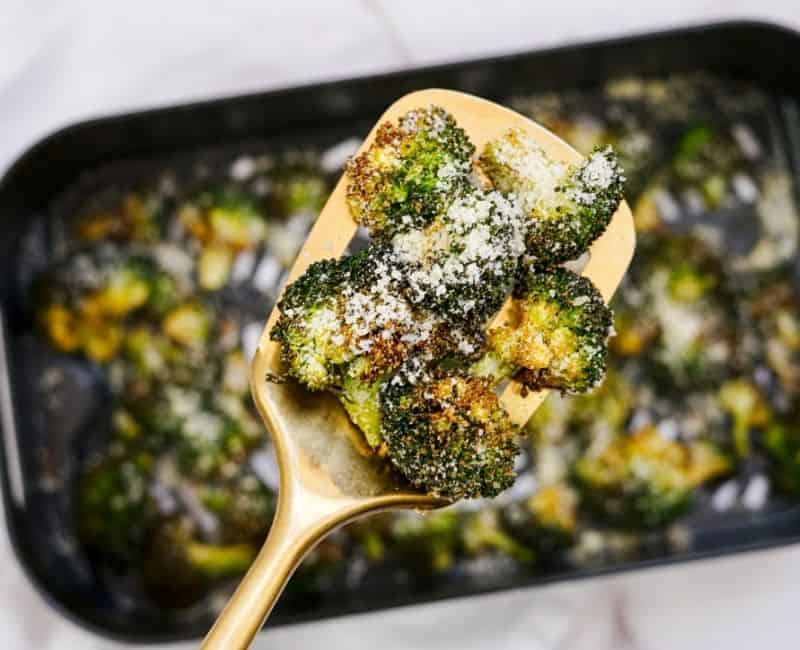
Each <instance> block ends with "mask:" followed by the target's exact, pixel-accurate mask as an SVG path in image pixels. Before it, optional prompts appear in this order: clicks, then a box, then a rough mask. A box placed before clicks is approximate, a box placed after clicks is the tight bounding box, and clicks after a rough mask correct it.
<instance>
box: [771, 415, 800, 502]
mask: <svg viewBox="0 0 800 650" xmlns="http://www.w3.org/2000/svg"><path fill="white" fill-rule="evenodd" d="M793 415H794V417H787V418H782V419H775V420H773V421H772V422H771V423H770V424H769V426H768V427H767V429H766V432H765V433H764V436H763V444H764V448H765V449H766V452H767V457H768V458H769V461H770V473H771V474H772V476H773V477H774V479H775V482H776V483H777V485H778V487H780V488H781V490H783V491H784V492H786V493H787V494H790V495H797V494H800V427H798V424H797V423H798V421H799V420H798V418H797V415H798V414H793Z"/></svg>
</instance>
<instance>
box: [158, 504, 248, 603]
mask: <svg viewBox="0 0 800 650" xmlns="http://www.w3.org/2000/svg"><path fill="white" fill-rule="evenodd" d="M257 552H258V546H257V545H256V544H211V543H207V542H203V541H201V540H200V539H198V536H197V533H196V531H195V530H194V526H193V524H192V522H191V520H189V519H187V518H185V517H179V518H176V519H170V520H167V521H164V522H162V523H161V524H160V525H159V526H158V527H157V528H156V529H155V530H154V532H153V533H152V536H151V538H150V540H149V543H148V545H147V550H146V554H145V559H144V566H143V576H144V580H145V583H146V584H147V586H148V588H149V589H150V591H151V593H152V594H153V596H154V597H155V598H157V599H158V600H160V601H162V602H164V603H167V604H169V605H172V606H175V607H184V606H187V605H190V604H192V603H193V602H195V601H196V600H199V599H200V598H202V596H203V595H204V592H205V591H206V590H207V589H208V587H209V586H210V585H211V584H213V583H214V582H215V581H218V580H221V579H225V578H232V577H235V576H238V575H241V574H243V573H244V572H245V571H247V569H248V568H249V567H250V564H251V563H252V562H253V560H254V559H255V556H256V553H257Z"/></svg>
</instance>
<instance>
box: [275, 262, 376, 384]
mask: <svg viewBox="0 0 800 650" xmlns="http://www.w3.org/2000/svg"><path fill="white" fill-rule="evenodd" d="M364 255H366V253H362V254H361V256H358V255H357V256H354V258H355V259H354V258H343V259H342V260H321V261H319V262H314V263H313V264H312V265H311V266H309V267H308V269H307V270H306V272H305V273H304V274H303V275H302V276H300V277H299V278H298V279H297V280H295V281H294V282H293V283H292V284H290V285H289V286H288V287H286V290H285V291H284V292H283V297H282V298H281V300H280V302H278V309H279V310H280V314H281V315H280V318H279V319H278V322H277V323H275V326H274V327H273V328H272V330H271V331H270V338H271V339H272V340H273V341H277V342H278V343H280V345H281V357H282V359H283V362H284V364H285V366H286V369H287V372H288V374H289V375H290V376H291V377H294V378H295V379H297V381H299V382H300V383H301V384H302V385H303V386H305V387H306V388H308V389H309V390H323V389H326V388H330V387H332V386H334V385H335V383H336V381H337V375H338V370H339V366H341V365H342V364H343V363H346V362H347V361H350V360H351V359H352V358H353V356H354V354H353V352H352V350H351V346H350V345H348V340H347V338H346V335H345V329H344V323H343V321H342V318H341V310H342V302H343V293H344V290H345V287H346V285H347V283H348V281H349V280H350V275H351V273H350V270H351V268H353V267H355V266H359V262H360V260H361V259H362V258H363V256H364Z"/></svg>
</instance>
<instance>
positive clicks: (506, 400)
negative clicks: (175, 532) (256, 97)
mask: <svg viewBox="0 0 800 650" xmlns="http://www.w3.org/2000/svg"><path fill="white" fill-rule="evenodd" d="M431 104H434V105H437V106H441V107H442V108H444V109H445V110H447V111H449V112H450V113H451V114H452V115H453V116H454V117H455V119H456V121H457V122H458V124H459V126H460V127H462V128H463V129H464V130H465V131H466V133H467V135H468V136H469V137H470V138H471V139H472V141H473V143H474V144H475V146H476V147H477V150H478V151H481V150H482V149H483V146H484V145H485V144H486V142H487V141H489V140H491V139H494V138H497V137H499V136H500V135H502V134H503V133H504V132H505V131H506V130H507V129H509V128H510V127H519V128H521V129H523V130H525V131H527V133H528V134H530V135H531V136H532V137H533V139H534V140H536V141H537V142H538V144H539V145H540V146H541V147H542V148H543V149H544V151H545V152H546V153H547V154H548V155H549V156H550V157H551V158H552V159H554V160H559V161H564V162H570V163H578V162H580V161H581V160H582V158H581V156H580V154H578V153H577V152H576V151H575V150H574V149H572V148H571V147H570V146H569V145H567V144H566V143H564V142H563V141H562V140H561V139H560V138H558V137H557V136H555V135H553V134H552V133H550V132H549V131H547V130H546V129H544V128H542V127H541V126H539V125H538V124H536V123H534V122H532V121H531V120H529V119H527V118H525V117H523V116H522V115H519V114H518V113H515V112H514V111H511V110H509V109H507V108H504V107H502V106H499V105H497V104H494V103H492V102H489V101H486V100H485V99H480V98H479V97H474V96H472V95H467V94H464V93H459V92H454V91H451V90H439V89H430V90H421V91H418V92H414V93H410V94H408V95H405V96H404V97H401V98H400V99H398V100H397V101H396V102H395V103H394V104H392V105H391V106H390V107H389V108H388V109H387V110H386V112H385V113H384V114H383V115H382V116H381V118H380V120H378V122H377V124H376V126H375V127H374V128H373V129H372V131H371V132H370V134H369V136H367V139H366V140H365V142H364V143H363V144H362V146H361V150H362V151H363V150H364V149H366V148H367V147H368V146H369V145H370V143H371V142H372V140H373V138H374V136H375V132H376V130H377V127H378V125H379V124H381V123H383V122H386V121H390V122H395V121H396V120H397V119H398V118H400V117H401V116H402V115H403V114H405V113H406V112H408V111H409V110H412V109H416V108H421V107H427V106H430V105H431ZM346 185H347V179H346V178H344V177H343V178H341V179H340V180H339V182H338V184H337V185H336V188H335V189H334V191H333V193H332V194H331V196H330V198H329V199H328V202H327V203H326V204H325V207H324V208H323V210H322V213H321V214H320V216H319V219H318V220H317V223H316V225H315V226H314V229H313V230H312V231H311V234H310V235H309V237H308V239H307V240H306V242H305V245H304V246H303V249H302V250H301V251H300V254H299V256H298V258H297V261H296V262H295V264H294V266H293V267H292V270H291V273H290V274H289V278H288V281H289V282H291V281H293V280H294V279H295V278H297V277H298V276H300V275H301V274H302V273H303V272H304V271H305V270H306V269H307V268H308V266H309V265H310V264H311V263H312V262H315V261H317V260H321V259H326V258H331V257H339V256H341V255H342V253H343V252H344V251H345V249H346V247H347V245H348V244H349V243H350V240H351V239H352V237H353V235H354V234H355V231H356V224H355V222H354V221H353V219H352V218H351V216H350V213H349V211H348V207H347V204H346V202H345V189H346ZM634 243H635V238H634V230H633V219H632V216H631V212H630V209H629V208H628V206H627V204H626V203H624V202H623V203H622V204H621V205H620V207H619V209H618V210H617V212H616V213H615V214H614V217H613V219H612V220H611V223H610V225H609V227H608V229H607V230H606V232H605V233H604V234H603V236H602V237H600V238H599V239H598V240H597V241H596V242H595V243H594V244H593V246H592V247H591V249H590V251H589V255H590V257H589V261H588V263H587V265H586V266H585V267H584V269H583V272H582V273H583V275H585V276H587V277H588V278H590V279H591V280H592V282H594V284H595V285H596V286H597V287H598V289H599V290H600V292H601V293H602V294H603V297H604V298H605V299H606V301H608V300H609V299H610V298H611V296H612V294H613V293H614V291H615V290H616V288H617V286H618V285H619V283H620V281H621V280H622V277H623V275H624V273H625V270H626V269H627V267H628V263H629V262H630V260H631V257H632V255H633V249H634ZM507 306H508V304H507V305H506V307H507ZM278 315H279V314H278V309H277V308H276V309H273V310H272V313H271V314H270V317H269V320H268V321H267V324H266V326H265V327H264V331H263V333H262V334H261V340H260V342H259V345H258V350H257V351H256V354H255V358H254V359H253V367H252V377H251V381H250V385H251V389H252V392H253V397H254V399H255V402H256V405H257V406H258V410H259V412H260V413H261V417H262V418H263V420H264V422H265V424H266V425H267V428H268V429H269V430H270V431H271V432H272V438H273V445H274V447H275V453H276V455H277V458H278V464H279V466H280V474H281V476H280V491H279V495H278V508H277V512H276V514H275V521H274V522H273V524H272V528H271V530H270V533H269V537H268V538H267V541H266V542H265V544H264V547H263V548H262V549H261V552H260V553H259V554H258V557H257V558H256V560H255V562H254V563H253V566H252V567H251V568H250V571H248V573H247V575H246V576H245V577H244V579H243V580H242V582H241V584H240V585H239V587H238V588H237V589H236V592H235V593H234V594H233V596H232V597H231V599H230V601H229V602H228V605H227V606H226V607H225V609H224V610H223V611H222V613H221V614H220V616H219V618H218V619H217V622H216V623H215V624H214V626H213V627H212V628H211V630H210V631H209V633H208V635H207V636H206V638H205V641H204V642H203V646H202V647H203V648H206V649H208V650H236V649H239V648H247V647H248V646H249V644H250V642H251V641H252V639H253V637H254V636H255V634H256V633H257V632H258V630H259V629H260V628H261V626H262V624H263V623H264V620H265V619H266V618H267V616H268V615H269V613H270V611H271V610H272V607H273V605H274V604H275V601H276V600H277V598H278V596H279V595H280V594H281V592H282V591H283V588H284V586H285V585H286V582H287V581H288V579H289V577H290V576H291V575H292V573H293V571H294V569H295V568H296V567H297V565H298V564H299V563H300V561H301V560H302V559H303V557H304V556H305V554H306V553H307V552H308V551H309V550H310V549H311V548H312V547H313V546H314V545H315V544H316V543H317V542H318V541H319V540H320V539H321V538H322V537H324V536H325V535H326V534H327V533H329V532H330V531H331V530H333V529H334V528H336V527H338V526H341V525H342V524H344V523H347V522H349V521H352V520H353V519H355V518H357V517H360V516H362V515H365V514H367V513H370V512H376V511H379V510H388V509H392V508H415V509H430V508H436V507H440V506H443V505H447V503H448V502H447V501H444V500H442V499H439V498H435V497H432V496H430V495H427V494H424V493H422V492H418V491H414V490H412V489H410V488H409V487H408V486H406V485H401V484H398V483H397V482H396V481H395V480H393V479H391V478H389V474H388V473H387V472H385V471H383V469H384V468H383V463H385V462H386V461H385V460H382V459H377V458H375V457H374V456H370V455H369V454H365V453H364V450H363V448H362V447H361V446H360V445H359V443H358V441H359V435H360V434H359V433H358V432H357V431H355V429H354V427H353V425H352V424H351V423H350V421H349V420H348V418H347V416H346V415H345V412H344V409H342V407H341V406H340V405H339V403H338V402H337V401H336V399H335V398H333V397H332V396H330V395H327V394H322V393H313V394H312V393H309V392H306V391H305V390H304V389H302V388H300V387H299V386H296V385H293V384H291V383H284V384H276V383H270V382H267V381H266V376H267V374H268V373H274V374H278V373H279V372H280V369H281V367H280V347H279V345H278V344H277V343H275V342H273V341H271V340H270V338H269V331H270V330H271V329H272V326H273V325H274V323H275V321H276V320H277V318H278ZM503 317H504V314H503V311H501V313H500V314H498V316H497V317H496V319H495V320H496V321H498V320H502V319H503ZM545 396H546V391H540V392H535V393H528V394H527V396H525V397H523V393H522V392H521V391H519V390H518V387H516V386H515V385H514V383H513V382H512V383H511V384H510V385H509V386H508V387H507V388H506V390H505V391H504V393H503V395H502V398H501V399H502V402H503V405H504V406H505V407H506V409H507V410H508V412H509V414H510V415H511V419H512V420H513V421H514V422H515V423H516V424H520V425H521V424H524V423H525V422H526V421H527V420H528V418H529V417H530V416H531V414H532V413H533V412H534V411H535V410H536V408H537V407H538V406H539V405H540V404H541V403H542V401H543V400H544V398H545Z"/></svg>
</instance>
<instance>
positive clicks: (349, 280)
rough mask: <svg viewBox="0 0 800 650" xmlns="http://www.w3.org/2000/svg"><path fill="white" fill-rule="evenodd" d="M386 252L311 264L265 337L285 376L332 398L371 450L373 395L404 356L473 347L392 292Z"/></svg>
mask: <svg viewBox="0 0 800 650" xmlns="http://www.w3.org/2000/svg"><path fill="white" fill-rule="evenodd" d="M398 277H399V275H398V273H397V270H396V268H394V266H393V261H392V253H391V249H390V248H388V247H386V246H382V245H379V246H373V247H370V248H367V249H364V250H363V251H361V252H360V253H358V254H356V255H353V256H352V257H345V258H342V259H341V260H338V261H332V260H326V261H323V262H317V263H315V264H312V265H311V266H310V267H309V269H308V271H306V273H305V274H304V275H303V276H302V277H300V278H299V279H298V280H297V281H296V282H294V283H293V284H292V285H290V286H289V287H288V288H287V289H286V292H285V293H284V296H283V299H282V300H281V302H280V303H279V308H280V310H281V317H280V318H279V319H278V322H277V323H276V325H275V327H274V328H273V330H272V331H271V332H270V336H271V337H272V339H273V340H277V341H278V342H280V343H281V354H282V357H283V360H284V363H285V365H286V368H287V373H288V374H289V375H290V376H291V377H294V378H296V379H297V380H298V381H299V382H300V383H301V384H303V385H304V386H305V387H306V388H309V389H311V390H322V389H328V390H331V391H333V392H334V393H336V394H337V395H338V396H339V398H340V399H341V401H342V403H343V405H344V407H345V408H346V409H347V411H348V413H349V415H350V417H351V419H352V420H353V422H355V424H356V425H358V426H359V427H360V428H361V429H362V431H363V433H364V434H365V437H366V438H367V441H368V442H369V443H370V444H371V445H372V446H377V445H378V444H379V443H380V405H379V401H378V393H379V391H380V387H381V385H382V384H383V382H384V381H385V380H386V378H387V377H388V376H389V374H391V373H392V372H393V371H394V370H395V369H396V368H397V367H398V366H399V365H400V363H401V362H402V361H403V359H405V358H406V357H407V356H408V355H409V354H411V353H412V352H414V351H420V350H426V351H428V352H431V353H432V352H434V351H440V350H447V349H454V348H455V347H456V346H457V345H458V343H459V342H460V343H461V344H462V347H464V345H467V346H471V347H472V348H476V347H477V345H476V343H474V342H471V341H472V339H474V337H467V336H466V335H462V333H461V332H460V330H458V329H457V328H454V327H452V326H449V325H446V324H445V323H443V322H441V321H438V320H437V319H435V318H433V317H431V316H428V315H423V314H422V313H421V311H420V310H417V309H415V308H414V307H413V305H411V304H410V302H409V301H407V300H406V299H405V298H404V297H403V295H402V293H401V292H400V291H399V289H398V288H397V287H396V282H397V278H398Z"/></svg>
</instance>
